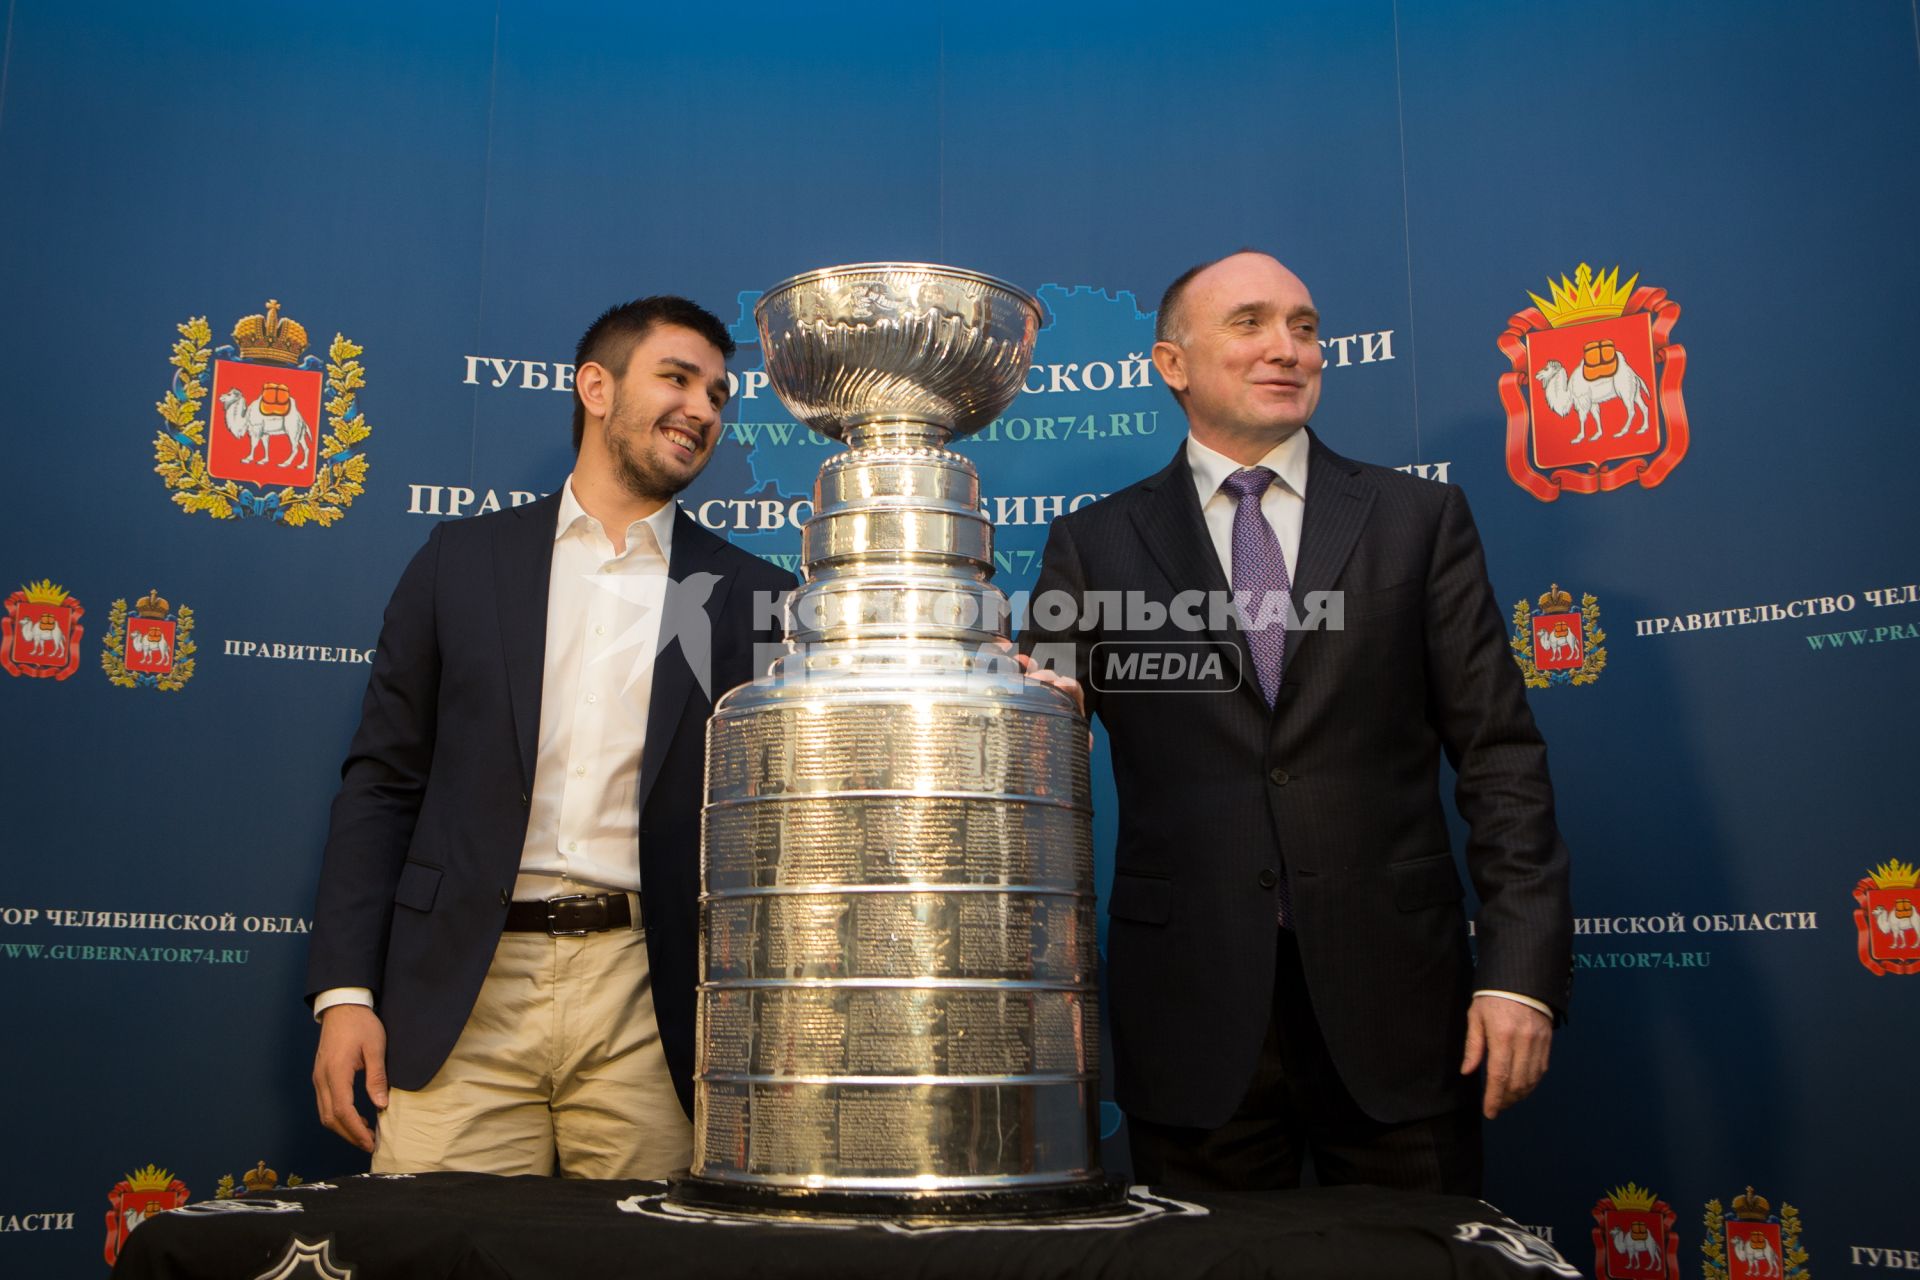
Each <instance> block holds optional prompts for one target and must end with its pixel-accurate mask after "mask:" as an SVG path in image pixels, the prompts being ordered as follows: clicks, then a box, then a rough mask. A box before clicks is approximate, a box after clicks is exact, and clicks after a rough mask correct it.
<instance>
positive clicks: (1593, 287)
mask: <svg viewBox="0 0 1920 1280" xmlns="http://www.w3.org/2000/svg"><path fill="white" fill-rule="evenodd" d="M1639 278H1640V276H1639V274H1638V273H1637V272H1636V273H1635V274H1634V275H1633V277H1632V278H1631V279H1629V280H1628V281H1627V282H1626V283H1625V284H1624V285H1623V284H1621V283H1620V268H1619V267H1615V268H1614V269H1613V270H1612V271H1602V272H1601V273H1600V274H1599V275H1595V274H1594V273H1593V268H1592V267H1590V266H1588V265H1587V264H1586V263H1584V262H1583V263H1581V264H1580V269H1579V270H1578V271H1575V272H1574V273H1573V279H1571V280H1569V279H1567V278H1566V277H1565V276H1561V277H1560V280H1559V282H1558V283H1557V284H1556V283H1555V282H1554V281H1552V280H1549V281H1547V291H1548V292H1549V293H1551V294H1552V295H1553V300H1552V301H1551V302H1549V301H1548V300H1547V299H1545V298H1543V297H1541V296H1540V295H1539V294H1537V293H1533V292H1529V293H1528V294H1527V296H1528V297H1529V298H1532V299H1533V303H1534V305H1535V306H1537V307H1539V308H1540V314H1541V315H1543V316H1545V317H1546V318H1547V323H1548V324H1549V325H1551V326H1552V327H1553V328H1555V329H1564V328H1566V327H1567V326H1568V325H1570V324H1581V323H1584V322H1585V321H1588V320H1611V319H1613V317H1615V316H1617V315H1619V314H1620V313H1621V312H1623V311H1625V310H1626V309H1627V300H1628V299H1629V298H1631V297H1633V285H1634V281H1636V280H1638V279H1639Z"/></svg>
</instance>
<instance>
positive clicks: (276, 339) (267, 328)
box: [233, 298, 307, 364]
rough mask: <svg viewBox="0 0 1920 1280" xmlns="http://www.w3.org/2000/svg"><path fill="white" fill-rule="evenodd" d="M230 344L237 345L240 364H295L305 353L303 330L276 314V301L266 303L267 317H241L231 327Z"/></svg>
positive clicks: (303, 328)
mask: <svg viewBox="0 0 1920 1280" xmlns="http://www.w3.org/2000/svg"><path fill="white" fill-rule="evenodd" d="M233 337H234V341H236V342H238V343H239V344H240V357H241V359H243V360H266V361H268V362H270V363H272V364H299V363H300V357H301V356H303V355H305V354H306V352H307V329H306V326H305V325H303V324H301V323H299V322H298V321H297V320H289V319H287V318H286V317H284V316H282V315H281V314H280V303H279V301H278V300H277V299H274V298H268V299H267V314H265V315H264V316H243V317H241V319H240V321H239V322H238V323H237V324H235V325H234V326H233Z"/></svg>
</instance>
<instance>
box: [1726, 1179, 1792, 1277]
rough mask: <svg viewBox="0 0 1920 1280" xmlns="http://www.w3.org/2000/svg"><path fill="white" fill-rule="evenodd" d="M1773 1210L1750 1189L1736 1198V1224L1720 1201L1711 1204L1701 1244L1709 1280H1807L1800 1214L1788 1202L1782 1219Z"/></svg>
mask: <svg viewBox="0 0 1920 1280" xmlns="http://www.w3.org/2000/svg"><path fill="white" fill-rule="evenodd" d="M1771 1209H1772V1206H1771V1205H1769V1204H1768V1203H1767V1198H1766V1197H1765V1196H1760V1195H1755V1194H1754V1192H1753V1188H1752V1187H1748V1188H1747V1193H1746V1194H1745V1195H1741V1196H1735V1197H1734V1198H1733V1217H1732V1218H1728V1217H1727V1215H1726V1210H1724V1209H1722V1208H1721V1207H1720V1202H1719V1201H1718V1200H1709V1201H1707V1238H1706V1239H1705V1240H1704V1241H1702V1242H1701V1244H1700V1252H1701V1253H1704V1254H1705V1255H1706V1256H1707V1260H1706V1262H1705V1263H1704V1264H1703V1265H1702V1267H1701V1270H1702V1272H1703V1273H1704V1275H1705V1277H1706V1280H1804V1277H1805V1276H1806V1274H1807V1251H1806V1250H1805V1249H1802V1248H1801V1247H1800V1211H1799V1210H1798V1209H1796V1208H1794V1207H1793V1206H1792V1205H1790V1204H1788V1203H1786V1202H1785V1201H1781V1203H1780V1212H1779V1213H1773V1212H1770V1210H1771Z"/></svg>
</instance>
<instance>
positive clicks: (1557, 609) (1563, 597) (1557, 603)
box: [1539, 582, 1573, 613]
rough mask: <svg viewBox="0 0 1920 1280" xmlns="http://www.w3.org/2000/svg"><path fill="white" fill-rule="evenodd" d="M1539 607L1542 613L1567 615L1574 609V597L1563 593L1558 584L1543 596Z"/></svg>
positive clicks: (1549, 588) (1548, 589)
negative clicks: (1567, 612)
mask: <svg viewBox="0 0 1920 1280" xmlns="http://www.w3.org/2000/svg"><path fill="white" fill-rule="evenodd" d="M1539 605H1540V612H1542V613H1565V612H1566V611H1567V610H1569V609H1571V608H1573V597H1572V596H1570V595H1568V594H1567V593H1566V592H1564V591H1562V590H1561V589H1560V584H1559V583H1557V582H1556V583H1554V584H1553V585H1552V586H1550V587H1548V588H1547V589H1546V592H1545V593H1544V594H1542V595H1541V597H1540V600H1539Z"/></svg>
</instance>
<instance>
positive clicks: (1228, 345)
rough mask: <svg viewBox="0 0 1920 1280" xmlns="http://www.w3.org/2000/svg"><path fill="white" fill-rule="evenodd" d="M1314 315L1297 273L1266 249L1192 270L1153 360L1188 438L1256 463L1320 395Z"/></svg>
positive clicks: (1309, 412)
mask: <svg viewBox="0 0 1920 1280" xmlns="http://www.w3.org/2000/svg"><path fill="white" fill-rule="evenodd" d="M1319 339H1320V313H1319V312H1318V311H1316V310H1314V306H1313V297H1312V295H1311V294H1309V293H1308V292H1307V286H1306V285H1305V284H1303V283H1301V280H1300V277H1298V276H1296V275H1294V274H1293V272H1291V271H1289V270H1287V269H1286V268H1285V267H1283V266H1281V265H1280V264H1279V263H1278V262H1276V261H1274V260H1273V259H1272V258H1269V257H1268V256H1267V255H1266V254H1264V253H1236V254H1234V255H1233V256H1232V257H1229V258H1223V259H1221V260H1220V261H1219V262H1216V263H1214V264H1213V265H1212V266H1210V267H1208V268H1207V269H1206V270H1204V271H1202V272H1201V273H1200V274H1199V275H1196V276H1195V277H1194V278H1193V279H1192V280H1191V281H1190V282H1189V283H1188V285H1187V288H1186V291H1185V292H1184V294H1182V295H1181V298H1180V301H1179V316H1178V319H1177V322H1176V323H1175V324H1174V325H1173V327H1172V333H1171V334H1170V340H1168V341H1163V342H1158V343H1155V344H1154V348H1153V362H1154V365H1155V367H1156V368H1158V369H1159V370H1160V376H1161V377H1162V378H1163V379H1165V381H1166V384H1167V386H1169V387H1170V388H1172V389H1173V390H1174V391H1175V392H1176V393H1177V394H1178V395H1179V396H1180V400H1181V407H1182V408H1183V409H1185V410H1186V414H1187V425H1188V427H1189V428H1190V429H1191V430H1192V432H1193V435H1194V438H1195V439H1196V440H1198V441H1200V443H1202V444H1204V445H1206V446H1208V447H1209V448H1212V449H1217V450H1219V451H1220V452H1221V453H1224V454H1226V455H1227V456H1229V457H1232V458H1236V459H1237V460H1239V461H1243V462H1249V463H1250V462H1257V461H1258V460H1259V459H1260V458H1262V457H1264V456H1265V455H1266V453H1267V452H1268V451H1269V450H1271V449H1272V448H1273V446H1275V445H1277V444H1279V443H1280V442H1281V441H1283V440H1285V439H1286V438H1287V437H1288V436H1290V435H1292V434H1293V433H1294V432H1296V431H1298V430H1299V429H1300V428H1301V427H1304V426H1305V425H1306V424H1307V420H1308V419H1310V418H1311V417H1313V410H1314V406H1315V405H1317V404H1318V403H1319V402H1320V371H1321V369H1322V368H1323V367H1324V366H1325V364H1326V355H1325V353H1324V352H1322V351H1321V349H1320V341H1319Z"/></svg>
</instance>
